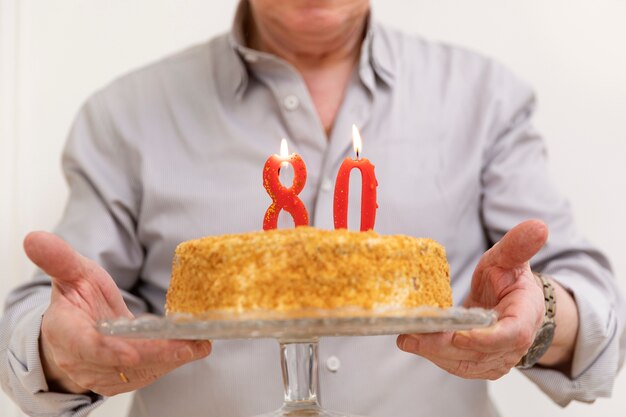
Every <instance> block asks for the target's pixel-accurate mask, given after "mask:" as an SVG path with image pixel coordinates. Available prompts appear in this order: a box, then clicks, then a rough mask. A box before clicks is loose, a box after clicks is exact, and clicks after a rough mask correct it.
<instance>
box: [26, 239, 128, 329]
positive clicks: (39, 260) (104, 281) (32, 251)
mask: <svg viewBox="0 0 626 417" xmlns="http://www.w3.org/2000/svg"><path fill="white" fill-rule="evenodd" d="M24 251H25V252H26V255H28V257H29V258H30V260H32V261H33V263H35V265H37V266H38V267H39V268H41V270H42V271H44V272H45V273H46V274H47V275H48V276H50V277H51V279H52V301H55V300H56V299H57V298H58V297H59V294H63V295H66V296H68V298H69V299H70V300H71V302H73V303H74V304H75V305H76V306H83V307H86V308H90V307H96V306H98V305H106V306H108V307H110V308H111V310H112V311H111V314H112V317H117V316H119V317H132V316H133V315H132V313H131V312H130V311H129V310H128V307H127V306H126V303H125V302H124V299H123V298H122V295H121V293H120V290H119V288H118V287H117V285H116V284H115V281H113V279H112V278H111V277H110V276H109V274H108V273H107V272H106V271H105V270H104V269H102V268H100V267H99V266H98V265H97V264H96V263H95V262H93V261H91V260H90V259H87V258H85V257H83V256H82V255H80V254H79V253H78V252H76V251H75V250H74V249H73V248H72V247H71V246H70V245H69V244H68V243H67V242H65V241H64V240H63V239H61V238H60V237H58V236H56V235H54V234H52V233H47V232H31V233H29V234H28V235H27V236H26V238H24ZM86 284H89V285H86ZM87 289H89V290H90V291H86V290H87ZM75 290H76V291H75ZM76 292H78V293H80V294H78V295H76V294H72V293H76ZM70 294H71V295H70ZM88 295H91V296H92V297H91V298H90V297H89V296H88ZM101 301H104V303H101ZM104 311H105V310H101V312H104ZM98 318H104V317H98Z"/></svg>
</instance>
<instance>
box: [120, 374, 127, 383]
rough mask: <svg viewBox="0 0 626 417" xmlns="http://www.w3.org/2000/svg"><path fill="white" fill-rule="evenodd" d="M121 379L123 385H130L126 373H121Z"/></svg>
mask: <svg viewBox="0 0 626 417" xmlns="http://www.w3.org/2000/svg"><path fill="white" fill-rule="evenodd" d="M119 376H120V379H121V380H122V382H123V383H125V384H128V382H129V381H128V377H127V376H126V374H125V373H124V372H120V373H119Z"/></svg>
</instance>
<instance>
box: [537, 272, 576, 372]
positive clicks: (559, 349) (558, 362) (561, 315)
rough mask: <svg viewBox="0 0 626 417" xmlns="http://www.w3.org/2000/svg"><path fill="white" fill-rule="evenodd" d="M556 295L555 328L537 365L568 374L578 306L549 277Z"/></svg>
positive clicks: (572, 353)
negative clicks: (548, 345)
mask: <svg viewBox="0 0 626 417" xmlns="http://www.w3.org/2000/svg"><path fill="white" fill-rule="evenodd" d="M550 282H551V283H552V286H553V287H554V291H555V296H556V306H557V308H556V316H555V320H556V329H555V333H554V339H553V340H552V344H551V345H550V348H549V349H548V350H547V351H546V353H545V354H544V355H543V356H542V357H541V359H540V360H539V362H538V363H539V365H541V366H544V367H548V368H553V369H557V370H560V371H562V372H564V373H566V374H569V370H570V368H571V362H572V359H573V355H574V348H575V346H576V337H577V335H578V324H579V323H578V322H579V319H578V308H577V307H576V302H575V301H574V298H573V297H572V295H571V294H570V293H569V292H568V291H567V290H566V289H565V288H563V287H562V286H561V285H560V284H559V283H558V282H556V281H555V280H553V279H550Z"/></svg>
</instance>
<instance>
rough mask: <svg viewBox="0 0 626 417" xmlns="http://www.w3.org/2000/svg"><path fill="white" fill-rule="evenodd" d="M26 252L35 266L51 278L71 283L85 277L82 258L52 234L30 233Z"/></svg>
mask: <svg viewBox="0 0 626 417" xmlns="http://www.w3.org/2000/svg"><path fill="white" fill-rule="evenodd" d="M24 251H25V252H26V255H27V256H28V258H29V259H30V260H31V261H33V263H34V264H35V265H37V266H38V267H39V268H41V270H43V271H44V272H45V273H46V274H48V275H49V276H51V277H54V278H57V279H59V280H63V281H68V282H70V281H77V280H80V279H81V278H82V277H83V276H84V275H85V274H84V271H85V267H84V264H83V262H82V260H81V256H80V255H79V254H78V253H77V252H76V251H75V250H74V249H72V247H71V246H70V245H68V244H67V243H66V242H65V241H64V240H63V239H61V238H60V237H58V236H56V235H54V234H52V233H47V232H31V233H29V234H28V235H26V237H25V238H24Z"/></svg>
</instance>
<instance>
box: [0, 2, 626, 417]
mask: <svg viewBox="0 0 626 417" xmlns="http://www.w3.org/2000/svg"><path fill="white" fill-rule="evenodd" d="M373 5H374V10H375V14H376V17H377V18H378V19H379V20H382V21H383V22H386V23H388V24H390V25H392V26H395V27H398V28H402V29H404V30H406V31H408V32H413V33H420V34H422V35H424V36H426V37H428V38H433V39H439V40H444V41H447V42H453V43H456V44H461V45H464V46H467V47H470V48H472V49H475V50H478V51H480V52H482V53H485V54H487V55H490V56H494V57H496V58H497V59H499V60H500V61H502V62H504V63H505V64H507V65H508V66H509V67H511V68H513V69H514V70H515V72H517V73H518V74H519V75H521V76H522V77H523V78H525V79H526V80H528V81H529V82H530V83H531V84H532V85H533V86H534V87H535V88H536V91H537V93H538V97H539V104H540V106H539V111H538V114H537V117H536V124H537V125H538V126H539V128H540V130H541V131H542V132H544V134H545V136H546V139H547V141H548V148H549V151H550V157H551V168H552V172H553V175H554V177H555V179H556V181H557V183H558V184H559V185H560V187H561V189H562V191H563V192H564V193H565V194H566V195H567V196H569V198H570V200H571V202H572V205H573V207H574V210H575V213H576V217H577V221H578V223H579V225H580V227H581V228H582V229H583V230H584V231H585V233H586V234H587V236H588V237H589V238H590V239H591V240H592V241H593V242H595V243H596V244H597V245H599V246H600V247H601V248H603V249H604V250H605V251H606V252H607V253H608V254H609V255H610V257H611V258H612V259H613V262H614V266H615V270H616V274H617V276H618V279H619V280H620V282H621V284H622V286H623V287H626V285H625V284H626V281H625V279H626V256H624V255H623V251H624V250H626V220H625V217H626V168H625V167H624V163H625V159H626V158H625V157H626V128H625V127H624V123H625V119H626V46H625V42H626V25H625V24H624V21H625V19H626V1H623V0H593V1H591V0H587V1H578V0H551V1H546V0H525V1H519V0H518V1H513V0H474V1H452V0H437V1H432V0H431V1H426V0H420V1H412V2H408V1H400V0H385V1H383V0H375V1H374V2H373ZM234 8H235V1H234V0H229V1H220V2H217V1H215V2H208V1H203V0H176V1H175V0H109V1H99V2H95V1H92V2H89V1H84V0H82V1H81V0H57V1H50V2H48V1H34V0H0V265H1V268H2V269H1V271H2V272H1V274H0V299H3V298H4V296H5V294H6V293H7V291H8V290H9V289H10V288H11V287H13V286H15V285H17V284H18V283H19V282H21V281H23V280H26V279H28V276H29V275H30V273H31V271H32V267H31V266H30V265H29V264H28V262H27V261H26V259H25V257H24V255H23V254H22V251H21V240H22V238H23V236H24V235H25V234H26V233H27V232H28V231H29V230H32V229H47V230H49V229H51V228H52V227H53V225H54V224H55V222H56V221H57V219H58V218H59V216H60V214H61V210H62V206H63V202H64V199H65V197H66V186H65V184H64V182H63V179H62V176H61V172H60V169H59V153H60V150H61V147H62V144H63V142H64V138H65V135H66V133H67V130H68V128H69V125H70V123H71V120H72V118H73V117H74V115H75V113H76V111H77V109H78V107H79V105H80V104H81V102H82V101H83V100H84V99H85V98H86V97H87V96H88V95H89V94H90V93H91V92H93V91H94V90H95V89H97V88H99V87H101V86H103V85H104V84H106V83H107V82H108V81H110V80H111V79H112V78H114V77H115V76H117V75H119V74H122V73H124V72H126V71H128V70H129V69H132V68H135V67H137V66H139V65H143V64H145V63H147V62H150V61H153V60H155V59H157V58H159V57H161V56H163V55H165V54H168V53H170V52H172V51H175V50H178V49H180V48H182V47H185V46H187V45H189V44H192V43H196V42H201V41H204V40H206V39H207V38H209V37H211V36H212V35H214V34H216V33H219V32H222V31H224V30H227V29H228V28H229V26H230V22H231V19H232V15H233V11H234ZM492 391H493V393H494V396H495V397H496V400H497V403H498V406H499V408H500V410H501V411H502V413H503V415H504V416H510V417H515V416H520V417H521V416H524V417H525V416H528V415H537V416H587V415H603V416H606V417H611V416H618V415H619V416H623V415H624V410H626V377H625V375H624V374H622V375H621V377H620V379H619V380H618V382H617V385H616V387H615V393H614V398H613V399H610V400H604V399H603V400H599V401H597V402H596V404H595V405H593V406H591V407H590V406H587V405H583V404H574V405H573V406H570V407H568V408H566V409H565V410H561V409H559V408H558V407H555V406H554V405H552V404H551V403H550V402H549V400H547V399H546V398H545V396H543V395H542V394H541V393H540V392H539V391H538V390H537V389H536V388H534V386H532V385H531V384H530V383H529V382H527V381H526V380H525V379H524V377H523V376H521V375H520V374H519V373H518V372H516V371H513V372H511V374H510V375H509V376H506V377H505V378H503V379H501V380H500V381H498V382H496V383H493V384H492ZM199 395H201V394H200V393H199ZM126 405H127V396H121V397H117V398H115V399H113V400H111V401H109V402H108V403H107V404H106V405H105V406H104V407H102V408H101V409H99V410H98V411H97V412H95V413H94V415H95V416H122V415H124V411H123V410H125V407H126ZM0 415H1V416H7V417H17V416H20V415H21V414H19V412H18V411H17V409H16V408H15V407H14V406H13V405H12V404H11V402H10V401H9V400H8V399H7V398H6V397H5V396H4V394H0Z"/></svg>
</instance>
